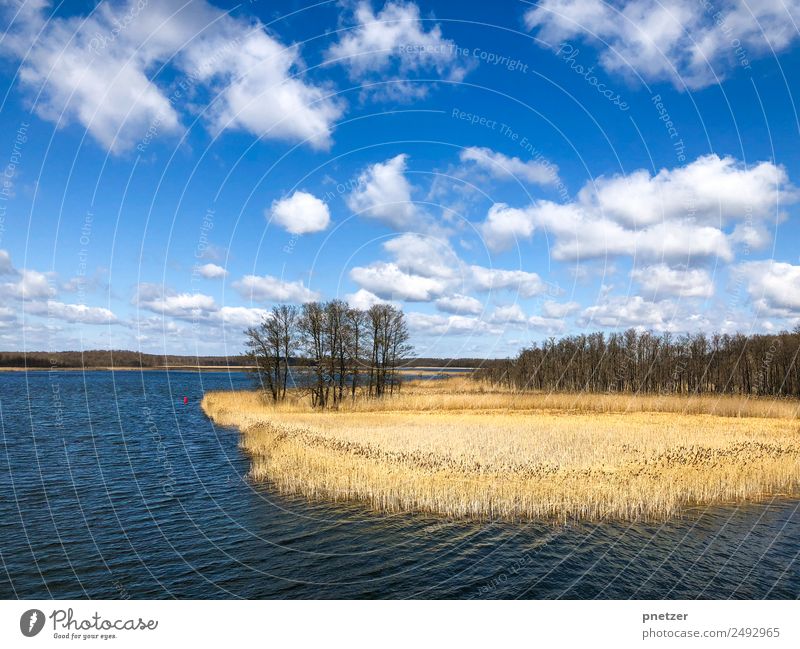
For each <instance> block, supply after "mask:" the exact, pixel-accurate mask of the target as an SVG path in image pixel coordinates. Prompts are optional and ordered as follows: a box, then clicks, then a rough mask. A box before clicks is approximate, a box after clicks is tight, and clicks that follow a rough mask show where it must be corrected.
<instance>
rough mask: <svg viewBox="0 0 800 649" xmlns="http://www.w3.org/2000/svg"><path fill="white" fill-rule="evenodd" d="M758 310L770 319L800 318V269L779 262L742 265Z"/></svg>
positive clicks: (748, 289) (756, 262) (744, 276)
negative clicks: (776, 317)
mask: <svg viewBox="0 0 800 649" xmlns="http://www.w3.org/2000/svg"><path fill="white" fill-rule="evenodd" d="M736 270H737V273H740V274H741V277H742V278H743V279H744V280H745V281H746V282H747V291H748V293H749V294H750V297H751V299H752V300H753V303H754V306H755V307H756V308H757V309H758V310H759V311H761V312H762V313H766V314H767V315H776V316H782V317H789V316H800V266H795V265H793V264H788V263H784V262H778V261H772V260H767V261H752V262H746V263H743V264H740V265H739V267H738V268H737V269H736Z"/></svg>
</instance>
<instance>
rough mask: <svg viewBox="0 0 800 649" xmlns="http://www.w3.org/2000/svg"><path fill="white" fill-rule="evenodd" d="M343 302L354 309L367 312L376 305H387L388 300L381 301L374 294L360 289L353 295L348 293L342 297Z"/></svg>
mask: <svg viewBox="0 0 800 649" xmlns="http://www.w3.org/2000/svg"><path fill="white" fill-rule="evenodd" d="M344 299H345V301H346V302H347V303H348V304H349V305H350V306H351V307H353V308H354V309H361V310H362V311H366V310H368V309H369V308H370V307H371V306H374V305H376V304H389V301H388V300H382V299H381V298H379V297H378V296H377V295H375V293H371V292H370V291H367V290H366V289H363V288H360V289H358V290H357V291H356V292H355V293H348V294H347V295H345V296H344Z"/></svg>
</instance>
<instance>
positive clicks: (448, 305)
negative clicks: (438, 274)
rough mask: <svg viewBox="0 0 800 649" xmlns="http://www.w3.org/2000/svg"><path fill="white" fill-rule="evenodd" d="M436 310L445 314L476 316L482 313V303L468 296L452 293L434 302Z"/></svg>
mask: <svg viewBox="0 0 800 649" xmlns="http://www.w3.org/2000/svg"><path fill="white" fill-rule="evenodd" d="M436 308H437V309H439V311H444V312H445V313H455V314H471V315H477V314H479V313H481V312H482V311H483V302H481V301H480V300H477V299H475V298H474V297H472V296H470V295H462V294H460V293H454V294H453V295H448V296H445V297H440V298H439V299H438V300H436Z"/></svg>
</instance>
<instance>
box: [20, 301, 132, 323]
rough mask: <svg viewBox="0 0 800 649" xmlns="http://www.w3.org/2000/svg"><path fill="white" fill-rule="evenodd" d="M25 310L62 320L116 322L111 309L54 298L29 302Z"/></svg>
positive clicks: (116, 319) (73, 321)
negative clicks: (66, 302) (67, 302)
mask: <svg viewBox="0 0 800 649" xmlns="http://www.w3.org/2000/svg"><path fill="white" fill-rule="evenodd" d="M25 311H26V312H27V313H32V314H33V315H38V316H43V317H48V318H54V319H56V320H62V321H64V322H70V323H79V324H89V325H95V324H97V325H99V324H114V323H116V322H118V318H117V316H115V315H114V313H113V311H111V310H110V309H106V308H104V307H97V306H87V305H85V304H64V303H63V302H58V301H56V300H47V301H46V302H30V303H28V304H26V305H25Z"/></svg>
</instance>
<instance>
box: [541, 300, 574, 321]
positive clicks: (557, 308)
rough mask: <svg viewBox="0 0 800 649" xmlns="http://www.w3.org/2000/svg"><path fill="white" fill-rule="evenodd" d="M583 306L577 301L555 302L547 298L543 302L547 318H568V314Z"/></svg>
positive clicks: (543, 312) (543, 313)
mask: <svg viewBox="0 0 800 649" xmlns="http://www.w3.org/2000/svg"><path fill="white" fill-rule="evenodd" d="M580 308H581V305H580V304H578V303H577V302H554V301H553V300H546V301H545V302H544V304H542V315H543V316H545V317H546V318H558V319H560V318H566V317H567V316H568V315H572V314H573V313H576V312H577V311H579V310H580Z"/></svg>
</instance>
